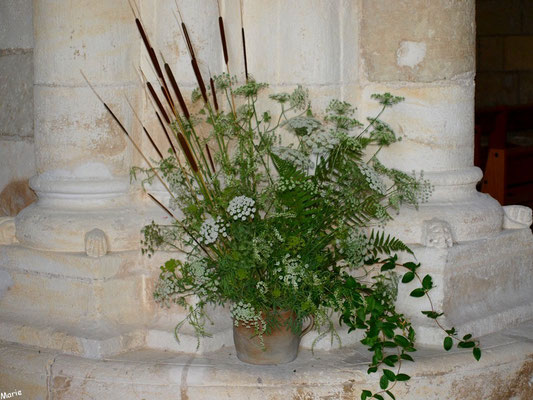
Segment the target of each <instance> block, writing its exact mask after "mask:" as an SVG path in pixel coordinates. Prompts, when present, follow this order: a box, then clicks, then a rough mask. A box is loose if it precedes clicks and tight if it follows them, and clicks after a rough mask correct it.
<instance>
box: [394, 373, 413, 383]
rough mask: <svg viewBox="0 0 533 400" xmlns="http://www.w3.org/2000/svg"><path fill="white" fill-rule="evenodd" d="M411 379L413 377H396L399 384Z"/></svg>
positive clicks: (404, 375)
mask: <svg viewBox="0 0 533 400" xmlns="http://www.w3.org/2000/svg"><path fill="white" fill-rule="evenodd" d="M409 379H411V377H410V376H409V375H407V374H398V375H396V380H397V381H398V382H402V381H408V380H409Z"/></svg>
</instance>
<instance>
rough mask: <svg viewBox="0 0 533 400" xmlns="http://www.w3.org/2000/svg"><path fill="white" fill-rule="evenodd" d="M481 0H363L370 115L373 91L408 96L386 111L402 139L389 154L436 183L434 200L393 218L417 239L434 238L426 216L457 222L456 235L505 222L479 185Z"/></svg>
mask: <svg viewBox="0 0 533 400" xmlns="http://www.w3.org/2000/svg"><path fill="white" fill-rule="evenodd" d="M474 6H475V2H474V1H470V0H469V1H452V2H450V1H444V0H442V1H441V0H437V1H434V2H431V4H429V3H427V2H424V1H420V0H402V1H394V2H389V1H369V0H364V1H363V16H362V24H361V47H362V49H361V50H362V54H363V58H364V64H363V70H364V78H363V79H362V82H361V83H362V88H363V90H362V96H363V99H364V101H365V102H367V107H366V110H365V111H366V114H365V115H372V113H375V111H376V109H377V107H375V108H372V106H371V104H370V103H371V101H370V100H368V99H369V97H370V95H371V94H372V93H375V92H386V91H389V92H391V93H393V94H395V95H399V96H404V97H405V99H406V100H405V102H403V103H401V104H400V105H397V106H395V107H394V108H392V109H391V110H390V111H388V112H387V113H386V114H385V116H384V119H385V120H386V121H388V122H391V123H392V124H393V126H394V127H395V128H396V131H397V133H398V134H399V135H400V136H401V137H402V141H401V142H400V143H397V144H395V145H394V146H393V147H392V148H391V149H385V151H383V152H382V153H380V156H381V159H382V160H383V162H384V163H385V164H387V165H389V166H391V167H395V168H398V169H401V170H404V171H413V170H414V171H417V172H420V171H422V170H423V171H424V174H425V177H426V178H428V179H429V180H430V181H431V182H432V183H433V185H434V186H435V190H434V193H433V195H432V197H431V198H430V200H429V202H428V203H426V204H423V205H421V207H420V209H419V210H418V211H416V210H414V209H407V208H406V209H404V210H402V212H401V213H400V215H399V216H398V217H397V218H396V219H395V221H394V222H393V223H392V224H390V226H389V229H390V230H391V231H393V232H394V233H396V234H397V235H399V236H400V237H401V238H402V239H404V240H405V241H407V242H409V243H424V242H425V241H426V240H427V238H426V237H425V236H424V235H425V234H424V232H423V231H424V223H423V221H427V220H431V219H433V218H436V219H438V220H440V221H443V222H444V223H445V225H446V226H449V227H450V228H451V235H452V239H453V241H455V242H462V241H467V240H474V239H479V238H483V237H487V236H489V235H491V234H493V233H496V232H499V231H500V230H501V227H502V221H503V211H502V208H501V207H500V206H499V204H498V203H497V202H496V201H495V200H493V199H492V198H490V197H489V196H487V195H484V194H481V193H478V192H477V191H476V188H475V186H476V183H477V182H478V181H479V180H480V179H481V177H482V174H481V171H480V170H479V168H476V167H474V166H473V153H474V75H475V59H474V58H475V19H474ZM415 10H416V13H414V12H413V11H415ZM426 227H427V226H426Z"/></svg>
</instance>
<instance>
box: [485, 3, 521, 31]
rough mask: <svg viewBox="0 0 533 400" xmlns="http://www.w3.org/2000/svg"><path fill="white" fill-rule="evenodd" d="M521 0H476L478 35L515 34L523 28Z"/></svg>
mask: <svg viewBox="0 0 533 400" xmlns="http://www.w3.org/2000/svg"><path fill="white" fill-rule="evenodd" d="M527 3H528V2H527V1H526V2H521V1H520V0H506V1H499V0H483V1H476V6H477V8H476V25H477V33H478V35H513V34H519V33H520V28H521V9H522V4H527Z"/></svg>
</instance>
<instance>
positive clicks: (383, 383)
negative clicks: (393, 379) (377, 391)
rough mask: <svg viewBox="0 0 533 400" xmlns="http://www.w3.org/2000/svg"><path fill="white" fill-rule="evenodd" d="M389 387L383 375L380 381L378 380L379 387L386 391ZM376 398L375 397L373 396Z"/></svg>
mask: <svg viewBox="0 0 533 400" xmlns="http://www.w3.org/2000/svg"><path fill="white" fill-rule="evenodd" d="M388 386H389V380H388V379H387V377H386V376H385V375H382V376H381V378H380V380H379V387H380V388H382V389H383V390H385V389H387V387H388ZM374 397H376V396H374Z"/></svg>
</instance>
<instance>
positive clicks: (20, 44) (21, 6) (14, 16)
mask: <svg viewBox="0 0 533 400" xmlns="http://www.w3.org/2000/svg"><path fill="white" fill-rule="evenodd" d="M32 8H33V7H32V0H4V1H2V2H1V3H0V48H1V49H31V48H33V24H32V14H33V11H32ZM1 75H2V74H1V73H0V76H1Z"/></svg>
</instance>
